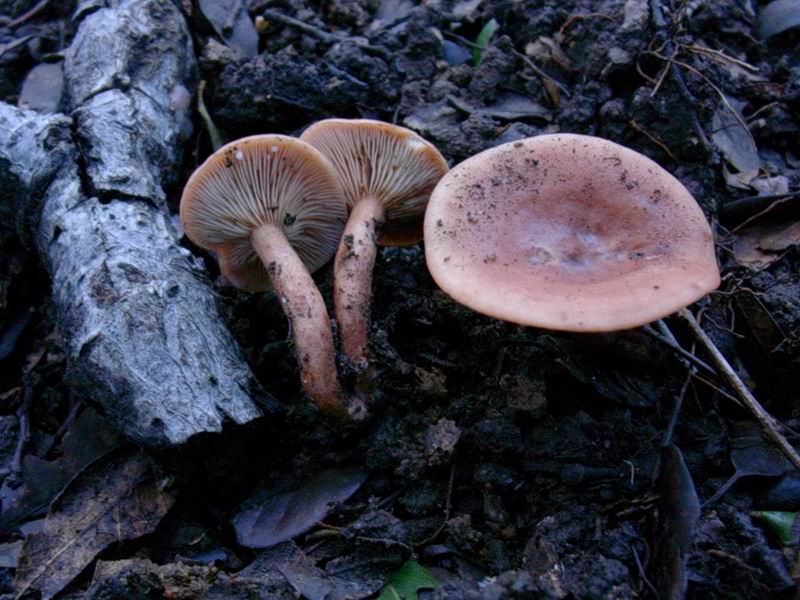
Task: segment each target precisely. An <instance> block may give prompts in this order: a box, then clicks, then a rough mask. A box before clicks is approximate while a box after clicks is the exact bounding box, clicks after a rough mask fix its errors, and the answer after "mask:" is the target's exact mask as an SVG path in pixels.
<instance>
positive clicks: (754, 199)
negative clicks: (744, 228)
mask: <svg viewBox="0 0 800 600" xmlns="http://www.w3.org/2000/svg"><path fill="white" fill-rule="evenodd" d="M797 198H800V190H797V191H794V192H787V193H785V194H768V195H763V196H746V197H744V198H737V199H736V200H731V201H730V202H727V203H725V204H724V205H723V207H722V208H720V212H721V213H722V214H723V216H724V218H725V219H726V220H732V219H735V218H737V217H738V216H739V215H740V213H749V212H750V211H754V212H760V211H763V210H764V209H765V208H769V207H770V206H772V203H773V202H774V201H776V200H779V201H780V200H796V199H797Z"/></svg>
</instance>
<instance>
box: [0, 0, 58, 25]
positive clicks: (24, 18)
mask: <svg viewBox="0 0 800 600" xmlns="http://www.w3.org/2000/svg"><path fill="white" fill-rule="evenodd" d="M48 4H50V0H41V2H39V3H38V4H37V5H36V6H34V7H33V8H32V9H30V10H29V11H28V12H26V13H25V14H22V15H20V16H19V17H17V18H16V19H14V20H13V21H11V22H10V23H9V24H8V26H9V27H10V28H11V29H14V28H15V27H19V26H20V25H22V24H23V23H25V22H26V21H28V20H30V19H32V18H33V17H35V16H36V15H38V14H39V13H40V12H42V11H43V10H44V9H45V8H47V5H48Z"/></svg>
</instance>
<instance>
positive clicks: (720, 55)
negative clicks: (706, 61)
mask: <svg viewBox="0 0 800 600" xmlns="http://www.w3.org/2000/svg"><path fill="white" fill-rule="evenodd" d="M679 46H680V47H681V48H685V49H686V50H688V51H689V52H694V53H695V54H708V55H710V58H711V59H712V60H715V61H716V62H720V61H727V62H730V63H733V64H735V65H738V66H740V67H742V68H743V69H745V70H747V71H750V72H751V73H758V71H759V69H758V67H756V66H754V65H751V64H750V63H748V62H745V61H743V60H739V59H738V58H734V57H732V56H728V55H727V54H725V53H724V52H723V51H722V50H715V49H714V48H705V47H703V46H698V45H696V44H689V45H686V44H679Z"/></svg>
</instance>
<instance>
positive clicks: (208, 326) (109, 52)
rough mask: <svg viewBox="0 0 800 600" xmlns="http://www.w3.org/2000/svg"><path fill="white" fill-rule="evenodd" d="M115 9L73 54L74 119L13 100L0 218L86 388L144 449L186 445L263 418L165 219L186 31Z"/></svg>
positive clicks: (77, 385) (92, 24)
mask: <svg viewBox="0 0 800 600" xmlns="http://www.w3.org/2000/svg"><path fill="white" fill-rule="evenodd" d="M110 4H111V5H112V8H101V9H100V10H96V11H94V12H91V13H86V12H84V13H81V14H82V15H84V18H83V21H82V22H81V23H80V25H79V29H78V32H77V34H76V37H75V40H74V42H73V44H72V46H71V47H70V48H69V50H68V51H67V53H66V61H65V79H66V89H67V92H68V94H69V98H70V103H71V115H69V116H66V115H49V116H42V115H36V114H34V113H30V112H25V111H21V110H18V109H16V108H13V107H11V106H8V105H6V104H2V103H0V217H2V218H3V220H4V222H5V223H13V222H14V220H13V219H16V225H17V228H18V229H19V230H20V233H21V235H23V237H24V238H25V239H27V240H28V242H29V243H30V244H31V245H32V246H35V247H36V248H37V249H38V250H39V253H40V255H41V257H42V260H43V262H44V263H45V264H46V266H47V268H48V270H49V272H50V274H51V276H52V293H53V301H54V304H55V305H56V306H57V308H58V325H59V329H60V331H61V333H62V334H63V337H64V341H65V346H66V348H67V350H68V355H69V357H70V368H69V379H70V383H71V384H72V386H73V389H75V390H76V391H78V392H79V393H82V394H85V395H86V396H87V397H91V398H93V399H94V400H96V401H99V402H100V403H101V404H102V405H103V406H104V408H105V410H106V411H107V413H108V414H109V415H110V416H111V417H112V419H113V420H114V421H115V422H116V424H117V425H118V426H119V428H120V429H121V430H122V431H123V432H124V433H125V434H126V435H127V436H128V437H130V438H131V439H133V440H135V441H137V442H139V443H142V444H147V445H168V444H176V443H180V442H183V441H185V440H186V439H187V438H189V437H191V436H192V435H194V434H196V433H199V432H204V431H218V430H219V429H220V428H221V426H222V422H223V421H224V420H232V421H235V422H238V423H243V422H246V421H249V420H250V419H253V418H255V417H256V416H258V414H259V411H258V409H257V408H256V406H255V405H254V404H253V402H252V400H251V398H250V393H249V388H250V386H251V383H252V374H251V372H250V370H249V368H248V367H247V365H246V363H245V362H244V360H243V358H242V356H241V354H240V351H239V349H238V347H237V346H236V343H235V342H234V340H233V339H232V337H231V335H230V333H229V332H228V331H227V329H226V328H225V326H224V324H223V323H222V322H221V320H220V318H219V315H218V313H217V310H216V305H215V299H214V295H213V292H212V291H211V290H210V289H209V288H208V287H207V285H205V283H204V281H203V279H202V272H201V267H200V265H199V264H198V261H197V260H195V259H193V258H192V256H191V254H190V253H189V252H188V251H187V250H186V249H184V248H182V247H181V246H180V245H179V243H178V238H179V235H178V234H177V232H176V231H174V227H173V225H172V222H171V220H170V217H169V213H168V212H167V210H166V208H165V200H166V193H165V191H164V187H165V182H170V181H171V179H172V178H174V177H175V174H176V173H175V169H176V167H177V165H178V159H179V157H180V152H181V143H182V141H183V140H184V139H185V138H186V136H187V134H188V133H189V132H190V131H191V122H190V120H189V110H190V103H191V102H190V101H191V93H190V92H189V90H191V89H193V88H194V85H195V70H196V65H195V62H194V60H195V59H194V54H193V51H192V47H191V40H190V37H189V34H188V31H187V28H186V24H185V22H184V20H183V16H182V15H181V14H180V12H179V11H178V9H177V8H176V7H175V6H174V5H173V4H172V3H171V2H162V1H160V0H122V1H118V2H112V3H110ZM12 217H13V219H12Z"/></svg>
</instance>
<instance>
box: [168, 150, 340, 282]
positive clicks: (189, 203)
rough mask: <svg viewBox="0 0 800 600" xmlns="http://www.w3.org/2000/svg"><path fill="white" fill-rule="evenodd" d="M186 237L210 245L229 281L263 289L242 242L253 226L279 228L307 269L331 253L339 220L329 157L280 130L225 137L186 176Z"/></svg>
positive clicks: (261, 271)
mask: <svg viewBox="0 0 800 600" xmlns="http://www.w3.org/2000/svg"><path fill="white" fill-rule="evenodd" d="M180 214H181V220H182V221H183V227H184V230H185V231H186V235H188V236H189V238H190V239H191V240H192V241H193V242H194V243H195V244H197V245H198V246H201V247H203V248H207V249H209V250H213V251H214V252H215V253H216V254H217V257H218V259H219V264H220V269H221V270H222V274H223V275H224V276H225V277H226V278H227V279H228V280H229V281H230V282H231V283H232V284H233V285H235V286H236V287H238V288H241V289H243V290H246V291H250V292H259V291H266V290H268V289H269V288H270V278H269V274H268V273H267V270H266V268H265V267H264V265H263V263H262V262H261V260H260V259H259V257H258V255H257V254H256V252H255V250H253V246H252V244H251V242H250V236H251V235H252V233H253V231H254V230H255V229H256V228H258V227H259V226H260V225H265V224H273V225H275V226H277V227H279V228H280V229H282V230H283V233H284V234H285V235H286V238H287V239H288V240H289V242H290V243H291V244H292V246H293V247H294V249H295V251H296V252H297V254H298V255H299V256H300V258H301V260H302V261H303V263H304V264H305V265H306V267H307V268H308V270H309V272H312V273H313V272H314V271H315V270H317V269H318V268H319V267H321V266H322V265H324V264H325V263H326V262H328V260H330V258H331V257H332V256H333V254H334V252H336V247H337V246H338V244H339V238H340V237H341V235H342V230H343V229H344V224H345V221H346V219H347V208H346V205H345V203H344V193H343V191H342V187H341V184H340V183H339V181H338V178H337V176H336V172H335V171H334V169H333V166H332V165H331V164H330V162H329V161H328V160H327V159H326V158H325V157H324V156H322V154H320V152H319V151H317V150H316V149H315V148H313V147H312V146H310V145H309V144H307V143H305V142H302V141H300V140H298V139H295V138H290V137H287V136H283V135H255V136H251V137H246V138H242V139H239V140H236V141H234V142H231V143H229V144H227V145H225V146H223V147H222V148H220V149H219V150H217V151H216V152H215V153H214V154H212V155H211V156H209V157H208V158H207V159H206V161H205V162H204V163H203V164H202V165H201V166H200V167H199V168H198V169H197V170H196V171H195V172H194V173H193V174H192V176H191V177H190V178H189V182H188V183H187V184H186V187H185V188H184V191H183V197H182V198H181V207H180Z"/></svg>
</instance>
